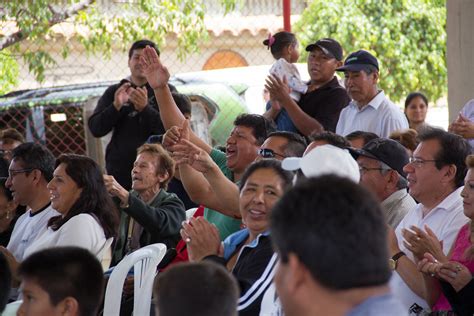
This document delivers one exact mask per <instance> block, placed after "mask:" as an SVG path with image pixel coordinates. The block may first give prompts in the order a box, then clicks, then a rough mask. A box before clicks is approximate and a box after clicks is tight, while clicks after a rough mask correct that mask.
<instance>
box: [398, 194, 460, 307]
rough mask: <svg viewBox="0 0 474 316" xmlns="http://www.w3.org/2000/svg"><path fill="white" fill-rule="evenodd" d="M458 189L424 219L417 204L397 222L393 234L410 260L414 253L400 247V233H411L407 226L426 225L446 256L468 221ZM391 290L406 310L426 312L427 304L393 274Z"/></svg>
mask: <svg viewBox="0 0 474 316" xmlns="http://www.w3.org/2000/svg"><path fill="white" fill-rule="evenodd" d="M462 189H463V187H460V188H458V189H456V190H455V191H453V192H452V193H451V194H450V195H448V196H447V197H446V198H445V199H444V200H443V201H442V202H441V203H439V204H438V205H437V206H436V207H435V208H433V209H432V210H431V211H430V212H429V213H428V214H427V215H426V216H425V217H423V208H424V206H423V205H422V204H421V203H420V204H418V205H417V206H416V207H415V208H414V209H413V210H411V211H410V212H409V213H408V214H407V215H406V216H405V218H403V220H402V221H401V222H400V224H399V225H398V227H397V229H396V230H395V234H396V235H397V240H398V246H399V247H400V250H401V251H403V252H404V253H405V254H406V255H407V257H408V258H410V260H412V261H413V262H415V259H414V256H413V253H412V252H411V251H410V250H408V249H407V248H406V247H405V245H404V244H403V240H404V239H403V236H402V229H403V228H406V229H410V226H412V225H415V226H417V227H419V228H421V229H423V230H424V227H425V225H427V226H428V227H429V228H430V229H431V230H432V231H433V232H434V233H435V234H436V237H437V238H438V240H442V241H443V252H444V253H445V254H446V255H447V254H448V252H449V250H450V249H451V246H452V245H453V243H454V240H455V239H456V236H457V234H458V232H459V230H460V229H461V227H462V226H464V225H465V224H466V223H467V222H468V221H469V219H468V218H467V217H466V216H465V215H464V213H463V206H462V199H461V191H462ZM390 287H391V288H392V291H393V293H394V294H395V296H397V297H398V298H399V299H400V300H401V301H402V303H403V304H404V305H405V307H406V308H407V309H408V308H410V306H412V305H413V304H414V303H416V304H418V305H419V306H421V307H423V308H428V304H427V302H426V301H425V300H424V299H423V298H421V297H420V296H418V295H416V294H415V292H413V291H412V290H411V289H410V288H409V287H408V285H407V284H406V283H405V281H403V279H402V277H401V276H400V275H399V274H398V273H397V272H396V271H395V272H394V273H393V274H392V278H391V280H390Z"/></svg>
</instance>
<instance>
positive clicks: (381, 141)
mask: <svg viewBox="0 0 474 316" xmlns="http://www.w3.org/2000/svg"><path fill="white" fill-rule="evenodd" d="M349 151H350V153H351V154H352V157H354V159H357V158H359V156H364V157H368V158H371V159H375V160H378V161H381V162H383V163H384V164H386V165H387V166H389V167H390V168H392V169H393V170H396V171H397V172H398V173H399V174H400V175H401V176H402V177H403V178H406V173H405V172H404V171H403V167H404V166H405V165H406V164H408V162H409V158H408V153H407V151H406V149H405V147H403V146H402V144H400V143H399V142H397V141H394V140H393V139H388V138H376V139H373V140H371V141H370V142H368V143H367V144H365V146H364V147H362V148H361V149H355V148H350V149H349Z"/></svg>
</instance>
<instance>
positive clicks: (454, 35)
mask: <svg viewBox="0 0 474 316" xmlns="http://www.w3.org/2000/svg"><path fill="white" fill-rule="evenodd" d="M447 15H448V16H447V66H448V104H449V121H450V122H451V121H453V120H454V119H455V118H456V116H457V115H458V112H459V110H460V109H461V108H462V107H463V106H464V104H465V103H466V102H467V101H469V100H470V99H474V79H473V76H474V0H448V1H447Z"/></svg>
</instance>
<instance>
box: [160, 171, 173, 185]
mask: <svg viewBox="0 0 474 316" xmlns="http://www.w3.org/2000/svg"><path fill="white" fill-rule="evenodd" d="M169 177H170V174H169V173H168V171H165V172H164V173H162V174H159V175H158V180H159V182H160V183H163V182H165V181H166V180H168V178H169Z"/></svg>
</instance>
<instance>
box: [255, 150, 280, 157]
mask: <svg viewBox="0 0 474 316" xmlns="http://www.w3.org/2000/svg"><path fill="white" fill-rule="evenodd" d="M258 155H259V156H261V157H262V158H275V156H279V157H282V158H286V156H285V155H282V154H278V153H276V152H274V151H273V150H271V149H269V148H260V149H259V150H258Z"/></svg>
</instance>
